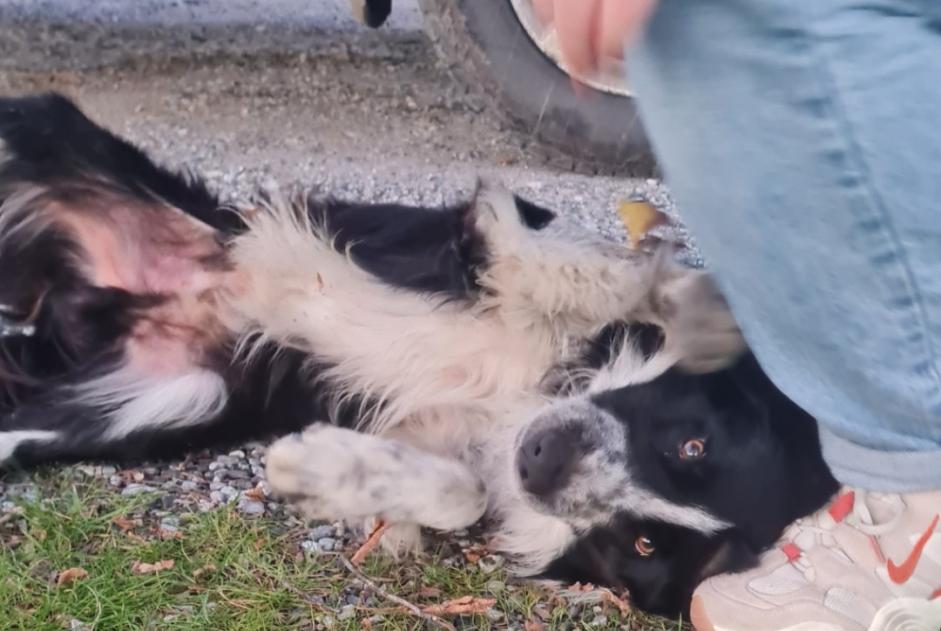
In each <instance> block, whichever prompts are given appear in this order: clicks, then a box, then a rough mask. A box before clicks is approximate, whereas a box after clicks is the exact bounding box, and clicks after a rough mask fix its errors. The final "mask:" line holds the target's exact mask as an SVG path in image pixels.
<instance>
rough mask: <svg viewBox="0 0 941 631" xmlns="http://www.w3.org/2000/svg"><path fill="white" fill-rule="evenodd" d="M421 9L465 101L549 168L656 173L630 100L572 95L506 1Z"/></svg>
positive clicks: (425, 0)
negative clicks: (531, 148)
mask: <svg viewBox="0 0 941 631" xmlns="http://www.w3.org/2000/svg"><path fill="white" fill-rule="evenodd" d="M419 5H420V6H421V9H422V13H423V16H424V20H425V24H426V31H427V32H428V36H429V37H430V38H431V40H432V43H433V44H434V47H435V49H436V51H437V53H438V55H439V57H440V59H441V60H442V63H443V64H444V65H445V66H446V68H447V70H448V72H449V73H450V74H451V76H452V77H453V78H454V79H455V80H456V82H457V83H458V85H459V88H460V89H461V90H463V91H464V92H465V94H464V95H462V96H463V97H464V98H466V99H467V100H468V101H469V102H472V103H474V104H475V105H476V106H477V107H480V108H481V109H486V108H490V109H493V110H494V111H495V112H496V113H497V114H498V115H500V116H501V117H502V118H504V119H505V120H506V121H508V122H509V123H510V125H511V126H512V127H514V128H515V129H517V130H518V131H520V132H522V133H523V134H524V135H526V136H529V137H531V138H534V139H535V140H536V141H537V143H538V150H539V152H540V153H542V154H543V156H544V157H545V158H546V159H547V160H548V161H549V162H550V163H552V164H553V165H554V166H558V167H562V168H570V169H574V170H576V171H580V172H586V173H592V174H610V175H622V176H634V177H650V176H654V175H656V171H657V169H656V162H655V160H654V158H653V154H652V152H651V149H650V144H649V142H648V140H647V137H646V135H645V133H644V131H643V128H642V126H641V124H640V120H639V118H638V115H637V110H636V108H635V106H634V100H633V99H632V98H630V97H629V96H624V95H620V94H613V93H611V92H606V91H601V90H597V89H594V88H590V87H588V86H584V90H585V91H587V92H588V94H576V92H575V89H574V88H573V86H572V82H571V79H570V78H569V76H568V75H567V74H566V73H565V72H564V71H563V70H562V69H561V68H559V66H557V65H556V64H555V63H554V62H553V61H552V60H551V59H549V58H548V57H547V56H546V55H544V54H543V52H542V51H541V50H540V49H539V48H538V46H537V45H536V44H535V42H533V41H532V39H531V38H530V36H529V34H528V33H527V31H526V30H525V28H524V27H523V25H522V24H521V23H520V20H519V19H518V17H517V15H516V12H515V11H514V9H513V6H512V4H511V1H510V0H419ZM494 106H496V107H494Z"/></svg>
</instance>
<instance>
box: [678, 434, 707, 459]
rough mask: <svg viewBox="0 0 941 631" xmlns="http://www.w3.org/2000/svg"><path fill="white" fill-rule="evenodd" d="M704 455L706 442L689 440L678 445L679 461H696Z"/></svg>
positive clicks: (694, 439) (700, 439)
mask: <svg viewBox="0 0 941 631" xmlns="http://www.w3.org/2000/svg"><path fill="white" fill-rule="evenodd" d="M705 455H706V441H705V440H703V439H702V438H691V439H690V440H687V441H686V442H684V443H682V444H681V445H680V460H696V459H697V458H702V457H703V456H705Z"/></svg>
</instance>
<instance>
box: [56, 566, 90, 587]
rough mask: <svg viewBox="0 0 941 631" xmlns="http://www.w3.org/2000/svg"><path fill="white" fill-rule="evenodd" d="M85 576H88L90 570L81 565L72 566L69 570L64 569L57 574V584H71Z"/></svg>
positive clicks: (60, 585)
mask: <svg viewBox="0 0 941 631" xmlns="http://www.w3.org/2000/svg"><path fill="white" fill-rule="evenodd" d="M83 578H88V572H86V571H85V569H84V568H80V567H70V568H69V569H67V570H62V571H61V572H59V574H58V576H56V585H58V586H59V587H62V586H63V585H71V584H72V583H74V582H75V581H79V580H81V579H83Z"/></svg>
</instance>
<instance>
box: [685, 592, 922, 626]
mask: <svg viewBox="0 0 941 631" xmlns="http://www.w3.org/2000/svg"><path fill="white" fill-rule="evenodd" d="M689 618H690V622H692V624H693V628H694V629H696V631H741V630H740V629H731V628H726V627H717V626H715V625H714V624H713V623H712V621H711V620H709V616H708V615H707V614H706V606H705V604H704V603H703V600H702V598H700V597H699V596H693V600H692V602H691V603H690V606H689ZM939 630H941V599H935V600H931V601H926V600H922V599H920V598H919V599H915V598H910V599H903V598H900V599H897V600H893V601H891V602H889V603H888V604H886V605H884V606H883V607H882V608H881V609H880V610H879V612H878V613H877V614H876V617H875V618H874V619H873V621H872V624H871V625H870V626H869V629H868V631H939ZM768 631H771V630H768ZM776 631H842V629H841V628H840V627H838V626H835V625H831V624H819V623H816V622H804V623H801V624H797V625H792V626H789V627H786V628H783V629H777V630H776Z"/></svg>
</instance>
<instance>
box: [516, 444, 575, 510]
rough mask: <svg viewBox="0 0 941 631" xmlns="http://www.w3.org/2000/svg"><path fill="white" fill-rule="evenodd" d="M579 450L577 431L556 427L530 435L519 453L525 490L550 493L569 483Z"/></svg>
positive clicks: (520, 469) (536, 493)
mask: <svg viewBox="0 0 941 631" xmlns="http://www.w3.org/2000/svg"><path fill="white" fill-rule="evenodd" d="M577 453H578V435H577V432H575V431H574V430H570V429H552V430H546V431H542V432H536V433H535V434H533V435H532V436H529V437H527V438H526V439H525V440H524V441H523V444H522V445H521V446H520V449H519V453H518V454H517V456H516V466H517V468H518V470H519V476H520V481H521V482H522V484H523V489H524V490H526V491H527V492H529V493H532V494H533V495H536V496H546V495H550V494H551V493H553V492H555V491H557V490H559V489H561V488H562V487H564V486H565V484H566V483H567V482H568V479H569V476H571V474H572V469H573V468H574V467H575V462H576V454H577Z"/></svg>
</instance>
